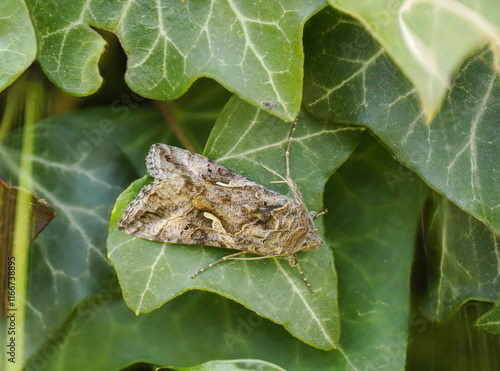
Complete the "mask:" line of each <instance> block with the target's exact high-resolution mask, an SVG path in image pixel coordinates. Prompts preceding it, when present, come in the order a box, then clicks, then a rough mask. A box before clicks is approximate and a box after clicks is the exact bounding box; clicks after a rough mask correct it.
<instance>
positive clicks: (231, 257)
mask: <svg viewBox="0 0 500 371" xmlns="http://www.w3.org/2000/svg"><path fill="white" fill-rule="evenodd" d="M247 252H248V251H239V252H237V253H234V254H230V255H226V256H224V257H222V258H221V259H219V260H216V261H214V262H213V263H210V264H209V265H207V266H206V267H204V268H201V269H200V270H199V271H198V272H196V273H195V274H193V275H192V276H191V278H195V277H196V276H197V275H199V274H200V273H201V272H204V271H206V270H207V269H208V268H212V267H213V266H214V265H216V264H219V263H222V262H223V261H225V260H229V259H233V258H234V257H235V256H238V255H242V254H245V253H247Z"/></svg>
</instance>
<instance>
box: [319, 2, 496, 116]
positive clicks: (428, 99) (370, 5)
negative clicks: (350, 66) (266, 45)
mask: <svg viewBox="0 0 500 371" xmlns="http://www.w3.org/2000/svg"><path fill="white" fill-rule="evenodd" d="M329 3H330V4H332V5H334V6H336V7H338V9H341V10H343V11H345V12H346V13H348V14H351V15H353V16H355V17H356V18H358V19H359V20H360V21H361V22H362V23H363V24H364V25H365V27H366V28H367V29H369V30H370V31H371V32H372V34H373V37H374V38H375V39H377V40H378V41H379V42H380V44H381V45H382V46H383V48H384V50H385V51H386V52H387V53H388V54H389V55H390V56H391V58H392V59H393V60H394V61H395V62H396V64H397V65H398V66H399V68H400V69H401V71H402V72H403V74H405V75H406V76H408V78H409V79H410V80H411V81H412V83H413V85H414V86H415V87H416V90H417V91H418V96H419V97H420V99H421V102H422V104H423V107H424V111H425V113H426V115H427V118H425V119H426V120H427V119H432V118H433V117H434V115H435V114H437V113H438V112H439V107H440V105H441V103H442V100H443V98H444V96H445V93H446V91H447V90H448V88H449V86H450V82H451V76H452V75H453V74H454V73H455V71H456V69H457V68H458V67H459V66H460V65H461V64H462V62H463V60H464V59H465V58H466V57H468V56H469V55H471V54H472V53H473V52H475V51H476V50H478V49H479V48H481V47H483V46H484V45H485V44H487V43H488V44H490V45H491V49H492V51H493V52H494V53H495V54H496V57H495V59H496V60H497V61H498V60H499V58H500V48H499V46H498V45H499V43H498V35H499V33H500V19H499V18H498V17H497V15H498V14H499V13H500V3H498V2H495V1H489V0H472V1H467V2H466V3H464V2H461V1H453V0H452V1H419V0H416V1H392V0H385V1H376V2H366V1H363V0H354V1H352V0H329ZM457 35H460V37H457ZM351 46H352V45H351ZM354 47H359V45H358V46H354ZM496 64H497V66H496V67H495V68H496V69H498V66H499V65H498V62H496Z"/></svg>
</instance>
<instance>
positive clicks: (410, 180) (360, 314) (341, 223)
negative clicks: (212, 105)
mask: <svg viewBox="0 0 500 371" xmlns="http://www.w3.org/2000/svg"><path fill="white" fill-rule="evenodd" d="M243 122H244V121H243ZM279 125H284V124H283V123H279ZM308 126H310V123H309V124H308ZM286 127H287V130H286V131H288V125H286ZM305 129H306V128H304V127H303V128H302V133H304V130H305ZM216 130H217V129H216ZM309 130H311V127H309ZM282 136H283V141H285V140H286V139H285V138H286V133H285V132H284V133H283V134H282ZM301 137H302V134H301V133H300V132H299V133H298V138H301ZM294 144H295V145H296V147H300V146H302V145H301V144H300V141H299V143H294ZM295 150H297V148H295ZM292 152H294V147H293V146H292ZM296 155H297V152H295V156H296ZM295 156H294V155H293V154H292V159H293V158H294V157H295ZM277 157H279V158H278V159H277V160H276V163H279V164H280V166H281V162H282V158H281V156H277ZM295 161H297V159H295ZM259 167H260V165H258V166H257V167H256V169H257V168H259ZM294 170H295V172H296V171H297V169H294ZM292 173H294V171H292ZM395 178H396V179H400V180H401V181H400V182H398V183H397V184H394V182H393V181H392V179H395ZM299 186H300V184H299ZM426 193H427V188H426V187H425V186H424V185H423V183H422V182H421V181H420V180H419V179H418V178H417V177H415V174H414V173H412V172H411V171H409V170H407V169H404V168H402V167H401V166H400V165H399V164H398V163H397V162H396V161H394V160H393V159H392V158H391V156H390V155H389V154H388V153H387V152H386V151H385V150H384V149H383V148H382V147H381V146H380V145H379V144H378V143H377V142H376V141H375V140H370V138H366V140H365V141H364V142H363V145H361V146H359V147H358V148H357V149H356V151H355V152H354V153H353V155H352V156H351V157H350V159H349V160H348V161H347V162H346V163H345V164H344V165H343V166H342V167H341V168H340V169H339V170H338V171H337V172H336V173H335V175H334V177H333V179H332V180H331V181H330V182H328V184H327V187H326V189H325V198H326V206H328V207H329V212H328V213H327V214H326V215H325V227H326V228H325V231H326V238H327V241H329V245H330V246H332V247H333V249H334V253H335V256H336V260H335V264H336V266H337V269H338V272H339V292H340V295H341V296H340V299H341V300H340V301H339V308H340V313H341V321H342V334H341V338H340V342H339V344H338V347H339V350H331V351H327V352H325V351H323V350H319V349H315V348H313V347H311V346H309V345H307V344H305V343H303V342H302V341H300V340H298V339H296V338H294V337H293V336H292V335H290V334H289V333H288V332H287V331H285V330H284V329H283V327H282V326H280V325H277V324H275V323H273V322H271V321H268V320H266V319H263V318H261V317H259V316H258V315H257V314H255V313H254V312H253V311H250V310H248V309H246V308H244V307H243V306H241V305H239V304H237V303H235V302H234V301H232V300H228V299H225V298H222V297H220V296H216V295H213V294H210V293H206V292H200V291H191V292H187V293H184V294H183V295H181V296H180V297H178V298H176V299H175V300H170V301H169V302H167V303H166V304H165V305H163V306H162V307H161V308H158V309H157V310H154V311H152V312H150V313H143V314H140V315H139V316H135V315H134V313H133V312H132V311H131V310H130V309H128V308H127V307H126V306H125V305H123V301H122V300H118V299H116V300H113V301H111V302H110V301H99V300H97V301H93V302H90V303H86V304H84V305H82V306H81V307H79V308H77V309H76V311H75V314H74V316H73V318H72V319H71V320H70V321H68V323H67V324H66V325H65V330H63V331H61V333H60V334H58V336H57V337H56V339H58V340H57V341H56V342H49V343H47V345H46V347H44V348H43V349H42V350H41V351H40V352H39V353H38V354H37V355H36V356H35V357H34V358H33V359H32V361H31V367H30V368H29V369H33V370H35V369H37V368H36V366H37V365H39V364H42V363H43V362H45V363H43V364H44V365H45V367H46V369H50V370H53V371H57V370H68V369H86V368H92V369H93V370H96V371H97V370H113V369H120V368H122V367H125V366H126V365H129V364H132V363H135V362H139V361H140V362H150V363H153V364H160V365H172V366H176V367H181V366H186V367H188V366H193V365H198V364H201V363H203V362H206V361H209V360H213V359H241V358H254V359H261V360H265V361H268V362H272V363H274V364H276V365H279V366H281V367H283V368H285V369H286V370H290V371H293V370H310V369H314V370H336V369H343V370H370V369H380V370H403V369H404V363H405V350H406V340H407V335H408V333H407V331H408V307H409V271H410V266H411V263H412V257H413V245H414V241H415V228H414V227H415V225H416V224H417V220H418V217H419V209H420V207H421V204H422V200H423V197H424V196H425V194H426ZM111 233H113V231H112V232H111ZM110 237H111V236H110ZM173 248H174V246H172V245H170V246H169V247H168V253H167V254H170V252H172V251H174V250H173ZM137 249H141V250H142V251H141V253H142V254H146V253H147V252H146V248H145V247H140V246H137ZM150 249H153V250H154V249H156V247H150ZM186 254H189V256H190V257H191V256H193V254H196V251H195V250H193V248H192V247H191V248H190V249H189V251H188V252H187V253H186ZM302 255H306V254H302ZM301 258H302V257H301ZM137 260H139V261H137V263H138V264H139V265H140V263H141V262H140V258H139V259H137ZM238 263H239V262H238ZM253 263H256V262H253ZM133 265H134V263H132V262H131V263H130V266H131V267H133ZM219 268H222V267H219ZM256 268H257V269H258V267H256V266H255V265H252V267H251V269H252V270H253V269H256ZM266 268H269V270H271V271H273V270H275V269H276V265H274V264H271V266H270V267H266ZM205 273H208V271H207V272H205ZM291 273H293V274H296V272H294V271H292V272H291ZM146 274H147V273H146ZM136 277H137V279H138V281H139V282H140V280H142V279H141V277H140V276H138V275H137V276H136ZM212 277H213V276H212ZM226 277H227V276H226ZM315 277H316V276H313V277H311V282H313V278H314V279H316V278H315ZM200 278H201V277H200ZM179 279H182V277H180V278H179ZM210 279H211V278H210ZM207 280H208V279H207ZM298 283H300V284H301V285H303V283H302V282H300V279H299V280H298ZM168 284H169V282H167V281H165V282H163V283H162V285H163V286H166V285H168ZM316 289H322V287H316ZM270 292H271V295H272V294H273V293H274V291H273V290H272V289H270ZM265 294H267V292H266V293H263V294H262V298H264V299H265V300H267V297H266V296H265ZM314 295H316V294H314ZM276 300H280V298H279V297H277V298H276ZM308 319H309V318H308V317H307V318H306V317H304V320H308ZM59 344H64V346H59ZM54 346H56V347H57V349H59V354H58V356H57V357H54V359H52V358H51V359H47V357H46V354H51V353H50V350H51V349H54ZM109 354H113V357H109Z"/></svg>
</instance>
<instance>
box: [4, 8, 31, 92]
mask: <svg viewBox="0 0 500 371" xmlns="http://www.w3.org/2000/svg"><path fill="white" fill-rule="evenodd" d="M35 56H36V39H35V32H34V30H33V26H32V24H31V21H30V18H29V14H28V9H26V4H25V3H24V1H22V0H2V1H1V2H0V60H1V61H2V62H1V64H0V91H2V90H3V89H5V88H6V87H7V86H9V85H10V84H11V83H12V82H13V81H14V80H15V79H16V78H17V77H18V76H19V75H20V74H22V73H23V72H24V71H25V70H26V68H28V66H29V65H30V64H31V62H33V60H34V59H35Z"/></svg>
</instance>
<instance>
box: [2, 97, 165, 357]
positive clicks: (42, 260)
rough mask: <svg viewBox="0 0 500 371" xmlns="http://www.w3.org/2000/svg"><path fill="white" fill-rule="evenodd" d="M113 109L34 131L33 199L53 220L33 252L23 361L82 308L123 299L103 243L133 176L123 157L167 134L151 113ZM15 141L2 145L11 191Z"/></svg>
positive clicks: (56, 120) (53, 121) (139, 153)
mask: <svg viewBox="0 0 500 371" xmlns="http://www.w3.org/2000/svg"><path fill="white" fill-rule="evenodd" d="M117 107H118V108H121V109H120V110H116V112H117V113H112V112H111V111H110V110H108V109H95V110H91V111H83V112H81V113H72V114H67V115H62V116H57V117H52V118H48V119H45V120H43V121H41V122H39V123H37V124H36V125H34V126H33V128H34V129H33V130H34V138H35V143H34V145H35V149H34V154H33V158H32V159H31V160H32V162H33V184H34V189H33V191H34V192H35V193H37V194H38V195H39V196H40V197H42V198H44V199H45V200H47V201H48V202H50V203H51V204H52V205H53V206H54V208H55V209H56V212H57V216H56V217H55V218H54V219H53V221H52V222H51V223H50V224H49V225H48V226H47V228H46V229H45V230H44V233H42V234H41V235H40V236H38V237H37V238H36V240H35V242H34V243H33V245H32V246H31V248H30V262H31V263H30V272H29V281H28V296H29V297H28V299H27V306H26V311H27V324H26V329H27V334H26V339H27V340H26V347H27V349H26V353H27V356H29V355H31V354H32V353H33V352H34V351H35V350H36V349H38V347H39V346H40V345H41V344H43V343H45V342H46V341H47V339H48V338H50V336H51V335H52V334H53V333H54V331H56V330H57V329H59V328H61V326H62V325H63V324H64V322H65V321H66V319H67V318H68V316H69V314H70V312H71V311H72V310H73V309H74V308H75V306H76V305H78V304H79V303H80V301H82V300H84V299H86V298H87V297H92V296H96V295H106V296H109V295H119V294H120V289H119V287H118V284H117V282H116V278H115V275H114V273H113V270H112V268H111V266H110V264H109V261H108V259H107V257H106V252H105V242H106V235H107V227H108V223H109V216H110V213H111V209H112V206H113V203H114V201H115V199H116V197H117V195H118V194H119V193H120V192H121V191H122V190H123V188H124V187H126V186H127V185H128V184H129V183H130V181H131V180H132V179H133V178H135V177H137V174H138V173H137V171H135V170H134V166H132V164H131V161H130V160H129V158H130V157H127V155H126V153H128V154H129V156H133V157H142V158H144V156H145V155H146V153H147V151H148V148H149V146H150V144H151V143H152V142H153V141H154V140H167V139H168V137H169V134H168V131H167V132H165V130H164V128H163V124H162V121H161V118H160V117H158V115H157V114H155V113H154V112H151V111H149V110H144V109H135V110H130V108H129V107H125V106H117ZM115 108H116V107H115ZM139 124H140V125H139ZM18 135H19V134H18V133H17V132H16V133H13V134H12V135H11V136H8V137H7V138H6V139H5V140H4V142H3V143H2V144H1V145H0V174H2V175H4V176H5V177H6V178H8V179H9V180H10V181H11V183H13V184H16V182H17V175H18V172H19V161H18V159H19V147H18V146H17V143H19V141H18V139H17V138H18ZM132 142H133V143H134V145H133V148H130V144H131V143H132ZM115 143H116V144H115ZM137 166H139V165H137ZM140 166H142V167H144V165H140Z"/></svg>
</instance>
